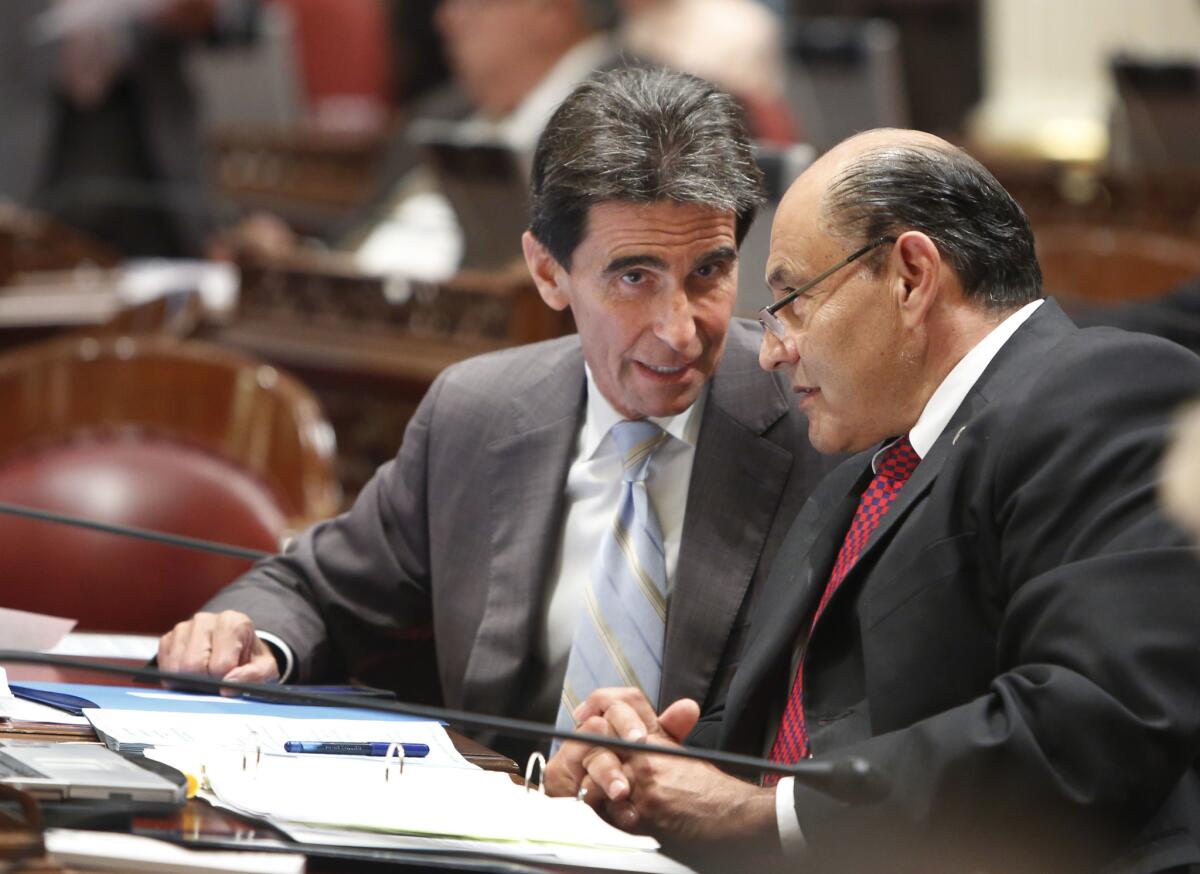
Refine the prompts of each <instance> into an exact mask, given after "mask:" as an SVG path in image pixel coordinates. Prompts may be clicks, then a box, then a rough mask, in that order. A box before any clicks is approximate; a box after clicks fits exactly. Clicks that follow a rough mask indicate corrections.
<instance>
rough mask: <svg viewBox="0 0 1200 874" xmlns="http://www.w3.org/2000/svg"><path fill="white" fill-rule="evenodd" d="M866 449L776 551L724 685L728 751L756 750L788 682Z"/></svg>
mask: <svg viewBox="0 0 1200 874" xmlns="http://www.w3.org/2000/svg"><path fill="white" fill-rule="evenodd" d="M870 459H871V456H870V454H866V453H864V454H860V455H859V456H857V457H855V458H852V459H850V460H848V461H846V462H845V463H843V464H842V465H841V466H839V467H838V468H837V469H836V470H835V471H833V472H832V473H831V474H829V476H828V477H826V479H825V480H824V481H823V482H822V483H821V486H820V487H819V488H818V490H817V491H816V492H814V493H813V496H812V497H811V498H809V500H808V502H807V503H806V504H805V505H804V509H803V510H801V512H800V514H799V515H798V516H797V517H796V520H795V522H794V523H793V524H792V527H791V530H790V531H789V532H788V535H787V537H786V538H785V539H784V542H783V545H782V546H781V547H780V548H779V551H778V552H777V553H776V555H775V561H774V563H773V564H772V566H771V572H770V575H769V576H768V577H767V580H766V583H765V585H764V587H763V591H762V593H761V595H759V597H758V599H757V601H756V603H755V607H754V612H753V621H752V626H751V635H752V639H751V640H750V641H749V642H748V644H747V649H746V655H745V660H744V661H743V662H742V664H741V665H739V667H738V673H737V677H736V682H735V683H734V684H733V686H731V687H730V690H729V702H728V710H727V715H726V731H727V732H728V734H727V735H726V739H727V744H728V745H729V748H730V749H737V750H743V751H752V752H754V753H757V752H759V751H760V743H761V740H762V738H761V733H762V731H763V730H764V727H763V721H764V720H766V719H767V718H768V714H769V713H770V711H771V704H770V702H771V701H772V700H773V699H774V697H775V696H776V695H777V694H778V691H779V689H780V688H781V687H782V688H788V687H790V684H791V679H790V676H788V674H789V673H790V671H791V664H792V655H793V653H794V651H795V647H796V644H797V642H798V639H799V637H798V636H799V634H800V632H801V630H802V629H803V630H804V631H807V625H806V624H805V623H806V621H807V618H808V617H811V616H812V611H813V610H814V609H815V607H816V604H817V600H818V599H819V598H820V596H821V592H822V591H824V588H825V582H826V581H827V580H828V579H829V572H830V569H831V568H832V567H833V561H834V558H835V557H836V554H837V549H838V547H839V546H840V544H841V540H842V535H843V534H844V532H845V530H846V528H847V526H849V524H850V519H851V518H852V517H853V515H854V511H855V508H856V507H857V506H858V496H859V494H860V492H861V491H862V489H863V488H864V487H865V485H866V483H867V481H868V480H869V479H870Z"/></svg>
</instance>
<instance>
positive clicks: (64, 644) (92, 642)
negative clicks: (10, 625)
mask: <svg viewBox="0 0 1200 874" xmlns="http://www.w3.org/2000/svg"><path fill="white" fill-rule="evenodd" d="M46 652H48V653H50V654H51V655H61V656H82V657H85V658H101V659H136V660H138V661H149V660H150V659H152V658H154V656H156V655H157V654H158V638H157V637H154V636H151V635H148V634H100V633H97V632H91V631H73V632H71V633H70V634H68V635H67V636H66V637H64V638H63V639H62V640H61V641H59V642H58V643H57V644H56V645H54V646H52V647H50V648H48V649H47V650H46Z"/></svg>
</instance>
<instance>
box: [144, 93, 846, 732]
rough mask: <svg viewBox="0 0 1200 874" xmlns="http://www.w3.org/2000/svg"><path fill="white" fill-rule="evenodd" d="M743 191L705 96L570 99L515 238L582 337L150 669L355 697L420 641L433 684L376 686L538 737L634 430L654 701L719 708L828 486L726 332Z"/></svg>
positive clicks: (451, 398)
mask: <svg viewBox="0 0 1200 874" xmlns="http://www.w3.org/2000/svg"><path fill="white" fill-rule="evenodd" d="M601 134H603V136H601ZM760 186H761V174H760V173H759V171H758V169H757V167H756V166H755V164H754V160H753V156H752V153H751V150H750V144H749V141H748V139H747V136H746V132H745V128H744V126H743V123H742V120H741V114H740V112H739V110H738V109H737V107H736V104H734V102H733V101H732V99H731V98H730V97H728V95H725V94H723V93H721V92H719V91H717V90H716V89H714V88H713V87H712V86H710V85H708V84H707V83H704V82H701V81H700V80H697V79H694V78H691V77H687V76H683V75H679V74H672V73H666V72H662V71H651V70H625V71H619V72H615V73H612V74H609V75H608V76H606V77H601V78H600V79H598V80H596V81H594V82H592V83H589V84H586V85H583V86H580V88H579V89H577V90H576V91H575V92H574V93H573V94H572V96H571V97H570V98H568V100H567V101H566V102H565V103H564V104H563V106H562V107H561V108H560V109H559V110H558V112H557V113H556V114H555V115H554V117H553V118H552V119H551V122H550V125H549V127H548V128H547V132H546V134H545V135H544V136H543V138H542V140H541V144H540V146H539V150H538V153H537V158H536V161H535V173H534V183H533V192H532V193H533V203H534V217H533V223H532V227H531V230H530V231H529V232H527V233H526V234H525V238H524V244H525V254H526V260H527V263H528V265H529V268H530V271H531V273H532V274H533V278H534V280H535V282H536V283H537V286H538V289H539V291H540V292H541V294H542V297H543V298H544V299H545V301H546V302H547V304H548V305H550V306H552V307H555V308H557V309H562V308H565V307H568V306H569V307H570V308H571V311H572V313H573V315H574V318H575V321H576V324H577V326H578V328H579V333H578V336H573V337H568V338H563V339H560V340H554V341H550V342H547V343H541V344H537V345H533V346H527V347H523V348H519V349H514V350H509V351H504V352H498V353H494V354H491V355H485V356H482V357H480V358H475V359H472V360H469V361H466V362H464V363H462V364H460V365H457V366H455V367H452V368H450V369H449V370H447V371H446V372H445V373H443V374H442V375H441V376H440V377H439V378H438V380H437V381H436V382H435V384H434V385H433V387H432V388H431V389H430V391H429V393H428V395H427V396H426V397H425V399H424V400H423V401H422V403H421V406H420V408H419V410H418V411H417V413H416V415H415V417H414V418H413V420H412V422H411V424H410V425H409V427H408V430H407V432H406V434H405V438H404V442H403V445H402V446H401V449H400V454H399V456H398V457H397V458H396V460H395V461H394V462H392V463H389V464H387V465H385V466H384V467H383V468H381V469H380V471H379V472H378V473H377V475H376V476H375V477H374V479H373V480H372V481H371V482H370V483H369V484H368V485H367V486H366V488H365V489H364V491H363V492H362V494H361V495H360V496H359V498H358V500H357V501H356V503H355V505H354V507H353V508H352V509H351V510H350V511H349V512H348V513H346V514H344V515H343V516H340V517H338V518H336V519H333V520H331V521H329V522H326V523H323V524H321V525H318V526H316V527H315V528H314V529H312V530H310V531H308V532H305V533H304V534H302V535H301V536H299V537H298V538H297V539H296V541H295V542H294V543H293V544H292V545H291V546H290V547H289V549H288V550H287V551H286V553H285V554H284V555H282V556H279V557H277V558H273V559H270V560H268V561H266V562H264V563H262V564H260V565H259V566H258V567H256V568H255V569H254V570H252V571H251V572H250V573H249V574H248V575H246V576H245V577H244V578H242V579H241V580H240V581H238V582H236V583H234V584H233V585H232V586H231V587H230V588H229V589H227V590H226V591H225V592H223V593H221V594H219V595H218V596H217V597H216V598H215V599H214V600H213V601H212V602H211V604H209V605H208V608H207V610H206V611H205V612H203V613H201V614H199V615H198V616H197V617H195V618H194V619H193V620H191V621H188V622H185V623H181V624H180V626H178V627H177V628H176V629H174V630H173V631H172V632H170V633H169V634H167V635H165V636H164V638H163V640H162V642H161V644H160V649H159V661H160V664H161V665H162V667H164V668H168V669H184V670H191V671H201V672H207V673H210V674H214V675H217V676H224V677H227V678H229V679H231V680H233V679H239V680H264V679H270V678H273V677H277V676H280V675H282V676H283V677H284V678H285V679H290V680H299V681H302V682H303V681H311V680H320V679H324V678H329V677H338V676H346V675H347V674H349V675H350V676H362V674H363V669H364V665H367V664H368V663H369V662H371V661H372V660H373V659H375V658H376V657H377V655H378V653H379V652H381V651H386V650H387V649H389V648H390V647H393V646H394V645H396V644H397V643H401V644H402V643H403V642H404V641H406V640H411V639H412V638H414V637H420V636H421V635H424V637H425V638H426V639H428V637H429V636H430V633H432V637H433V639H434V641H435V642H436V664H431V663H429V662H416V663H411V664H409V665H397V666H396V668H395V669H396V670H397V671H399V672H400V673H401V674H402V676H395V675H393V676H391V677H388V678H386V679H387V680H388V681H390V682H391V683H393V684H395V685H396V686H398V687H399V688H400V690H401V691H402V692H405V693H406V694H407V693H409V692H411V689H412V688H413V684H414V683H418V684H420V683H423V681H425V680H426V679H428V678H431V677H432V678H434V679H435V683H434V685H435V686H437V687H438V691H439V693H440V697H441V699H442V700H444V701H445V703H446V704H447V705H449V706H452V707H455V708H465V709H470V710H478V711H482V712H485V713H497V714H504V715H510V716H511V715H521V716H527V717H532V718H537V719H542V720H544V721H552V720H553V719H554V717H555V713H556V711H558V710H559V707H560V705H559V700H560V697H561V695H562V693H563V691H564V681H563V677H564V672H565V670H566V666H567V661H568V655H569V651H570V650H571V648H572V647H573V646H574V639H573V632H574V630H575V629H576V626H577V624H578V621H579V618H580V615H581V613H582V611H583V606H584V600H585V597H584V593H585V589H586V587H587V585H588V581H589V569H590V568H594V567H595V564H594V562H593V558H594V557H595V556H596V555H597V552H598V547H599V546H600V543H601V536H602V535H603V534H604V531H605V529H606V528H608V527H609V526H610V525H611V522H612V519H613V517H614V515H615V511H616V508H617V501H618V495H619V493H620V491H621V483H622V464H621V462H622V458H621V455H619V454H618V453H617V451H616V446H615V444H614V442H613V441H614V437H613V435H612V432H613V431H615V430H616V425H617V424H619V423H620V421H621V420H634V421H638V420H644V419H652V420H653V421H654V422H655V423H656V424H658V425H659V426H660V427H661V428H662V430H663V431H665V432H666V433H667V434H669V435H670V439H669V440H668V441H667V444H666V445H664V446H662V447H661V448H660V449H658V450H656V452H655V457H654V459H653V460H652V461H651V467H650V474H649V476H648V477H647V479H646V483H645V486H646V493H647V494H648V496H649V501H650V503H651V505H652V507H653V508H654V510H655V511H656V514H657V517H658V521H659V523H660V525H661V537H660V538H659V542H660V544H661V546H662V548H663V550H664V552H665V565H666V576H667V587H668V593H669V598H670V609H669V611H668V612H667V613H666V616H665V629H661V630H662V631H663V632H665V633H664V637H663V643H662V648H661V652H659V653H658V654H657V655H658V658H659V660H660V662H661V690H662V692H661V695H659V696H656V697H658V698H659V699H660V700H662V701H664V702H666V701H670V700H674V699H675V698H677V697H680V696H689V697H694V698H697V699H698V700H716V699H717V698H719V697H720V694H721V689H722V688H723V686H724V684H725V683H726V682H727V680H728V676H729V674H730V669H731V666H732V663H733V654H734V653H736V652H737V651H738V649H739V647H740V643H741V640H742V638H741V630H742V626H743V624H744V612H743V611H744V608H743V605H744V604H745V603H747V602H748V598H749V593H750V592H752V590H753V588H754V586H755V584H756V582H757V581H759V580H760V579H762V578H763V577H764V576H765V566H766V562H767V561H768V560H769V558H770V556H771V555H772V554H773V553H774V551H775V549H776V548H777V547H778V545H779V543H780V542H781V541H782V539H783V535H784V533H785V531H786V529H787V526H788V525H789V524H790V520H791V518H792V516H794V514H795V513H796V512H797V511H798V510H799V507H800V505H801V504H802V502H803V500H804V498H805V497H806V496H807V494H808V492H809V491H810V490H811V487H812V485H814V484H815V483H816V482H817V481H818V480H819V478H820V476H821V474H823V473H824V470H823V468H825V467H826V462H825V460H824V459H823V458H822V457H821V456H819V455H817V454H816V453H815V452H814V451H813V450H812V448H811V447H810V446H809V444H808V440H807V438H806V435H805V431H806V425H805V423H804V420H803V417H802V416H801V415H800V414H799V413H798V411H796V410H795V408H794V407H793V406H792V405H791V404H790V403H789V402H788V398H787V393H786V388H785V383H784V381H783V380H782V379H780V378H778V377H774V376H766V375H764V374H763V373H762V372H761V371H759V370H758V368H757V366H756V361H755V352H754V350H755V347H756V345H757V334H758V332H757V326H750V325H747V324H746V323H741V322H736V323H734V324H733V326H732V328H731V326H730V316H731V313H732V310H733V305H734V301H735V297H736V285H737V280H736V261H737V247H738V244H739V242H740V240H741V238H742V236H743V234H744V233H745V231H746V230H747V228H748V226H749V223H750V221H751V220H752V218H753V215H754V211H755V209H756V207H757V204H758V203H759V199H760V196H761V195H760V190H761V189H760ZM718 364H719V367H718ZM630 530H632V529H630ZM716 567H720V568H721V569H722V570H723V573H722V575H720V576H719V577H718V576H717V575H715V574H714V573H713V568H716ZM255 629H258V630H260V631H261V632H262V635H258V636H256V634H255ZM264 637H265V638H266V639H267V640H269V641H270V642H271V644H270V645H274V647H275V650H274V651H272V649H271V648H270V645H269V644H268V643H267V642H264V639H263V638H264ZM435 675H436V676H435ZM644 679H648V680H649V679H650V678H644ZM657 681H658V677H655V678H654V682H655V683H657ZM588 691H590V689H581V690H579V693H580V697H582V696H586V694H587V693H588Z"/></svg>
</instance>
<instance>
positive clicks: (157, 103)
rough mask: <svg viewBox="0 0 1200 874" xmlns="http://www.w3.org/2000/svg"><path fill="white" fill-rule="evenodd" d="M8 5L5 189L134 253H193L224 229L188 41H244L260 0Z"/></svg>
mask: <svg viewBox="0 0 1200 874" xmlns="http://www.w3.org/2000/svg"><path fill="white" fill-rule="evenodd" d="M112 5H113V4H108V3H105V2H104V0H97V2H89V3H79V4H75V5H72V4H66V3H60V4H51V3H45V2H41V0H13V2H9V3H3V4H0V110H3V112H4V116H5V118H6V120H7V123H6V125H5V133H4V136H3V137H2V138H0V198H4V197H8V198H12V199H13V200H15V201H17V202H18V203H21V204H23V205H25V206H29V207H33V208H37V209H40V210H44V211H45V212H48V213H50V214H51V215H54V216H55V217H57V218H59V219H60V220H62V221H64V222H66V223H68V224H70V225H72V226H74V227H77V228H79V229H81V230H84V231H87V232H88V233H89V234H91V235H93V236H94V237H96V238H97V239H99V240H102V241H104V242H105V243H107V244H109V245H111V246H113V247H114V248H115V249H117V250H118V251H119V252H121V253H122V254H125V255H163V256H174V257H179V256H185V255H186V256H192V257H194V256H197V255H200V254H201V253H202V252H203V251H204V247H205V244H206V241H207V238H208V236H209V235H210V234H211V232H212V231H213V229H214V227H215V211H214V208H213V205H212V204H211V203H210V202H209V200H208V187H209V186H208V182H207V160H206V154H205V150H204V147H203V141H202V137H201V130H200V108H199V107H198V105H197V99H196V95H195V93H194V89H193V87H192V84H191V82H190V80H189V77H188V73H187V57H188V54H189V53H190V51H191V49H193V48H194V47H195V46H197V45H199V44H201V43H202V42H208V43H211V44H214V45H229V46H236V45H244V44H246V43H247V42H249V41H250V40H252V39H253V38H254V37H255V35H256V31H257V15H258V3H257V2H256V0H225V2H220V3H218V2H217V0H170V2H164V3H159V4H143V5H136V4H126V5H125V6H122V7H120V8H118V9H115V10H113V9H111V8H109V7H111V6H112Z"/></svg>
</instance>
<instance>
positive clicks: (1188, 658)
mask: <svg viewBox="0 0 1200 874" xmlns="http://www.w3.org/2000/svg"><path fill="white" fill-rule="evenodd" d="M1082 347H1083V344H1079V345H1078V346H1077V347H1075V348H1073V349H1065V350H1055V357H1056V358H1057V360H1056V361H1044V362H1041V363H1040V366H1041V368H1043V370H1044V372H1043V373H1042V374H1041V375H1040V376H1038V377H1035V378H1033V379H1031V380H1030V382H1031V384H1032V387H1031V390H1030V393H1029V395H1028V396H1027V397H1026V398H1025V399H1024V401H1023V402H1020V403H1018V402H1016V400H1019V399H1015V400H1014V399H1011V398H1009V399H994V400H993V406H994V407H996V406H998V407H1000V408H1001V410H1006V411H1008V412H1001V413H988V414H985V415H996V416H998V420H996V421H994V422H993V423H992V424H993V425H994V426H995V427H993V428H992V429H991V430H989V431H987V432H986V434H985V438H986V441H987V442H988V445H981V446H979V447H976V448H975V449H974V450H973V452H974V453H975V455H976V456H977V461H978V464H977V469H978V472H979V480H978V482H977V483H975V484H974V486H975V488H973V489H972V490H971V494H970V496H965V497H961V500H962V501H963V507H962V509H961V515H962V517H963V520H964V521H963V523H962V524H963V525H964V527H965V528H967V529H974V530H973V532H972V533H973V540H974V543H975V545H976V547H977V551H978V556H979V559H978V562H977V563H976V564H977V567H978V571H977V573H976V574H974V578H958V579H956V580H955V581H954V584H955V585H963V586H972V587H975V588H976V589H978V591H979V604H980V609H981V610H989V609H992V610H994V611H995V623H996V647H995V648H996V671H995V676H994V678H993V679H992V681H991V682H990V684H988V685H987V687H986V689H981V690H980V691H981V694H979V695H978V697H975V698H973V699H972V700H965V701H962V702H960V703H958V704H957V706H954V702H950V706H949V707H948V709H945V710H943V711H941V712H936V713H933V714H932V715H930V716H928V717H927V718H925V719H921V720H919V721H917V722H915V723H914V724H911V725H909V726H908V727H906V728H903V729H901V730H897V731H891V732H888V733H884V734H879V735H877V736H875V737H873V738H871V739H869V740H867V741H864V742H861V743H856V744H853V745H850V746H848V747H843V748H841V749H839V750H837V751H836V757H837V758H841V757H843V756H846V755H860V756H863V757H865V758H866V759H868V760H869V761H870V762H872V763H873V764H874V765H876V766H877V767H878V768H879V769H880V770H881V771H882V772H883V773H884V774H885V775H886V776H887V778H888V779H889V780H890V783H891V793H890V795H889V797H888V798H887V799H885V800H884V801H882V802H880V803H878V804H871V805H862V806H849V805H845V804H841V803H839V802H836V801H834V800H832V799H830V798H828V797H826V796H823V795H820V794H818V793H816V792H814V791H812V790H810V789H808V788H806V787H804V786H803V785H801V784H800V783H799V782H797V785H796V789H795V803H796V813H797V817H798V819H799V822H800V826H801V828H802V830H803V833H804V835H805V838H806V839H807V841H808V845H809V851H810V857H809V858H810V859H811V864H812V866H813V870H819V871H841V870H853V871H856V872H871V871H880V872H884V871H888V872H903V871H910V870H911V871H935V870H936V871H942V870H946V871H973V870H1008V871H1021V872H1033V871H1037V872H1041V871H1045V872H1051V871H1056V872H1057V871H1086V870H1098V869H1099V868H1100V867H1102V865H1101V863H1102V862H1104V861H1105V860H1111V859H1113V858H1115V857H1119V856H1120V855H1121V854H1122V853H1123V852H1125V851H1126V849H1127V848H1128V847H1129V846H1130V845H1131V844H1133V843H1134V842H1136V841H1140V840H1141V838H1140V837H1139V832H1140V831H1142V829H1143V828H1144V827H1145V826H1146V824H1147V823H1149V822H1151V821H1152V819H1153V817H1154V815H1155V814H1156V812H1157V811H1159V810H1160V809H1161V808H1162V807H1163V804H1164V802H1165V801H1166V800H1167V799H1168V797H1169V796H1170V795H1171V793H1172V792H1173V790H1175V789H1176V788H1177V785H1178V784H1179V782H1180V780H1181V778H1182V777H1183V775H1184V774H1185V773H1186V772H1187V770H1188V768H1189V766H1190V765H1191V763H1192V762H1193V760H1194V758H1195V756H1196V753H1197V736H1198V732H1200V712H1198V711H1200V708H1198V694H1197V685H1196V679H1197V677H1200V644H1198V641H1200V638H1198V637H1197V630H1196V629H1197V624H1196V623H1197V617H1198V616H1200V566H1198V563H1197V561H1196V560H1195V557H1194V554H1193V549H1192V547H1191V546H1190V544H1188V543H1187V542H1186V539H1185V538H1184V537H1183V535H1182V533H1181V532H1179V531H1178V530H1176V529H1175V528H1173V527H1172V526H1171V525H1170V523H1168V522H1167V520H1166V519H1165V518H1164V516H1163V515H1162V513H1161V511H1160V510H1159V507H1158V504H1157V499H1156V480H1157V476H1158V463H1159V459H1160V456H1161V453H1162V449H1163V446H1164V443H1165V441H1166V439H1167V436H1168V430H1169V421H1170V412H1171V410H1172V409H1174V408H1175V407H1176V406H1177V405H1178V404H1179V403H1181V402H1183V401H1186V400H1188V399H1190V398H1191V397H1192V396H1193V395H1194V394H1195V393H1196V392H1197V391H1200V363H1198V362H1197V360H1196V359H1195V358H1194V356H1191V355H1190V354H1188V353H1185V352H1183V351H1182V350H1178V349H1175V348H1173V347H1170V346H1169V345H1168V344H1166V343H1161V342H1158V341H1145V340H1118V341H1115V342H1113V343H1110V344H1108V346H1106V347H1103V348H1101V349H1100V351H1099V354H1095V350H1096V347H1095V346H1094V345H1093V346H1090V347H1086V348H1090V349H1091V350H1093V351H1092V352H1090V353H1089V352H1084V351H1080V348H1082ZM1029 366H1030V367H1034V368H1037V367H1039V362H1030V364H1029ZM1014 411H1015V412H1019V413H1020V414H1019V415H1015V414H1011V413H1014ZM1010 414H1011V415H1010ZM955 510H956V512H959V509H958V504H957V501H956V503H955ZM934 545H935V546H936V544H934ZM920 570H921V569H920V567H916V568H915V569H914V570H913V571H912V572H914V573H917V572H920ZM909 621H911V620H909ZM922 633H925V634H929V635H937V634H938V629H937V628H935V627H930V628H926V629H922ZM910 639H912V638H910ZM917 645H919V644H917ZM916 682H928V683H937V682H938V678H937V677H929V678H918V679H917V680H916ZM889 694H896V695H903V694H904V691H903V690H902V689H897V690H894V691H889ZM997 865H1001V868H1000V869H998V868H997V867H996V866H997ZM1106 870H1107V869H1106Z"/></svg>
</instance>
